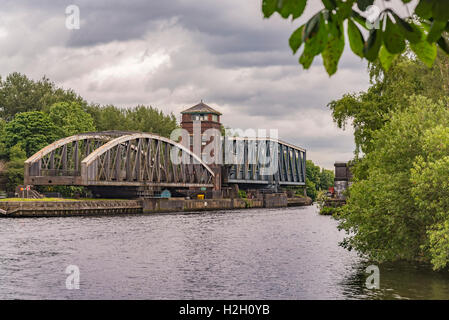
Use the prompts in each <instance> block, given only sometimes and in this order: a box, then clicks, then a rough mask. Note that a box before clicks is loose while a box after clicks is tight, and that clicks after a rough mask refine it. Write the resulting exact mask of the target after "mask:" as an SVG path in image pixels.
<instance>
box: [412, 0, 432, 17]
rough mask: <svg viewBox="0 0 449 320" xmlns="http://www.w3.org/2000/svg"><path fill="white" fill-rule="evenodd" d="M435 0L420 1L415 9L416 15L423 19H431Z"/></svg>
mask: <svg viewBox="0 0 449 320" xmlns="http://www.w3.org/2000/svg"><path fill="white" fill-rule="evenodd" d="M434 1H435V0H419V3H418V5H417V6H416V8H415V13H416V14H417V15H418V16H420V17H421V18H423V19H429V18H430V17H431V16H432V7H433V3H434Z"/></svg>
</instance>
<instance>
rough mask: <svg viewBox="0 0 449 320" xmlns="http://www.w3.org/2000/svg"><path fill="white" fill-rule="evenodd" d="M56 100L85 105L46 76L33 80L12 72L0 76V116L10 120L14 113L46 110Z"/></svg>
mask: <svg viewBox="0 0 449 320" xmlns="http://www.w3.org/2000/svg"><path fill="white" fill-rule="evenodd" d="M56 102H76V103H78V104H79V105H81V106H85V105H87V103H86V101H84V100H83V99H82V98H81V97H80V96H78V95H77V94H76V93H75V92H73V91H72V90H64V89H62V88H57V87H56V86H55V84H54V83H53V82H50V80H49V79H48V78H45V77H43V78H42V79H41V80H39V81H33V80H31V79H29V78H28V77H27V76H25V75H23V74H20V73H17V72H14V73H11V74H9V75H8V76H7V77H6V79H5V80H2V79H1V78H0V117H2V118H3V119H6V120H8V121H9V120H11V119H12V118H13V117H14V115H15V114H17V113H20V112H28V111H46V109H47V108H48V107H49V106H51V105H53V104H54V103H56Z"/></svg>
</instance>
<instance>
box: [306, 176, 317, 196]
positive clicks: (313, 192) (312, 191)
mask: <svg viewBox="0 0 449 320" xmlns="http://www.w3.org/2000/svg"><path fill="white" fill-rule="evenodd" d="M306 191H307V196H308V197H310V198H311V199H312V201H314V202H315V201H316V197H317V195H318V191H317V186H316V184H315V183H313V181H311V180H310V179H309V178H306Z"/></svg>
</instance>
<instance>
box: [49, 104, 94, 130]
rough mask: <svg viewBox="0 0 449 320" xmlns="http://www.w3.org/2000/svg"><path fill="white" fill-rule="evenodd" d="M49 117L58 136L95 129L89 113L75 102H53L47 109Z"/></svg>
mask: <svg viewBox="0 0 449 320" xmlns="http://www.w3.org/2000/svg"><path fill="white" fill-rule="evenodd" d="M49 118H50V121H51V122H53V124H54V125H55V127H56V129H57V136H58V138H63V137H69V136H72V135H74V134H78V133H82V132H92V131H95V126H94V122H93V119H92V117H91V115H90V114H89V113H87V112H85V111H84V110H83V109H82V108H81V106H80V105H79V104H77V103H76V102H71V103H69V102H59V103H55V104H53V105H52V106H51V107H50V110H49Z"/></svg>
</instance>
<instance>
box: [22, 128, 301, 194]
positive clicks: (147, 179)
mask: <svg viewBox="0 0 449 320" xmlns="http://www.w3.org/2000/svg"><path fill="white" fill-rule="evenodd" d="M226 139H228V141H226ZM229 142H230V143H229ZM223 146H224V148H225V151H226V152H228V154H229V152H231V153H230V154H232V155H233V157H234V160H235V157H237V158H238V159H237V160H238V161H237V162H233V163H231V164H227V163H226V162H227V161H226V160H228V159H226V152H225V156H224V159H223V162H224V165H223V166H217V165H211V166H208V165H207V164H206V163H205V162H204V161H202V160H201V158H200V157H198V156H197V155H195V154H194V153H193V152H192V151H191V150H190V149H188V148H186V147H184V146H183V145H181V144H179V143H176V142H174V141H172V140H170V139H167V138H164V137H160V136H157V135H154V134H148V133H136V132H122V131H107V132H92V133H83V134H77V135H74V136H71V137H67V138H63V139H61V140H58V141H56V142H54V143H52V144H50V145H48V146H47V147H45V148H43V149H41V150H40V151H38V152H37V153H36V154H34V155H33V156H31V157H30V158H29V159H27V160H26V161H25V173H24V180H25V181H24V183H25V184H27V185H44V186H45V185H46V186H49V185H66V186H86V187H89V188H103V190H107V189H108V188H110V189H112V188H115V190H117V189H118V188H119V189H118V190H125V189H126V188H150V189H151V188H159V189H160V188H173V189H174V188H178V189H179V188H190V189H191V188H193V189H195V188H203V189H204V188H215V190H218V189H220V188H221V184H222V183H224V184H239V185H247V184H251V185H252V186H259V187H268V186H286V185H294V186H303V185H305V174H306V170H305V164H306V151H305V150H304V149H302V148H299V147H296V146H293V145H290V144H288V143H285V142H282V141H280V140H275V139H270V138H259V139H251V138H225V139H224V143H223ZM172 153H174V154H175V155H177V156H178V158H179V159H182V161H180V162H179V161H175V162H173V161H172V157H171V154H172ZM262 158H270V159H271V163H270V165H267V164H263V163H264V162H263V161H260V160H261V159H262ZM178 162H179V163H178ZM273 164H275V166H274V168H275V170H274V171H269V170H268V171H267V168H268V167H270V169H273ZM217 168H219V170H217Z"/></svg>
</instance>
